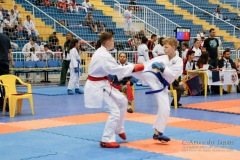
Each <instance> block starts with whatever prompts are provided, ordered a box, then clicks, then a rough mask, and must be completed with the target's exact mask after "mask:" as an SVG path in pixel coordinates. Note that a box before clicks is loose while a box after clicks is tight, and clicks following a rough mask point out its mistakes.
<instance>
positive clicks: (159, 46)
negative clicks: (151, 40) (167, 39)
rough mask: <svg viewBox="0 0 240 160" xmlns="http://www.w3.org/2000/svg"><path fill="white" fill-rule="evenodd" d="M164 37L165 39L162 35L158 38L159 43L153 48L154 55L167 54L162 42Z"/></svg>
mask: <svg viewBox="0 0 240 160" xmlns="http://www.w3.org/2000/svg"><path fill="white" fill-rule="evenodd" d="M163 39H164V38H163V37H160V38H159V39H158V44H157V45H156V46H155V47H154V48H153V50H152V54H153V57H157V56H162V55H164V54H165V53H164V48H163V44H162V41H163Z"/></svg>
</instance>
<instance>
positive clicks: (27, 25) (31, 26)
mask: <svg viewBox="0 0 240 160" xmlns="http://www.w3.org/2000/svg"><path fill="white" fill-rule="evenodd" d="M24 27H25V29H26V30H27V32H28V35H29V36H30V35H31V34H32V32H34V33H35V35H36V36H39V33H38V31H37V30H36V29H35V26H34V23H33V21H32V20H30V22H28V20H25V21H24Z"/></svg>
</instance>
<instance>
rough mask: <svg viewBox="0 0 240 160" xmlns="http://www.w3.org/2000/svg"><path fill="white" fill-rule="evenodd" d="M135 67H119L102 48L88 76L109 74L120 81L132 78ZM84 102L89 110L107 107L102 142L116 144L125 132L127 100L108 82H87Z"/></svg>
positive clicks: (96, 55)
mask: <svg viewBox="0 0 240 160" xmlns="http://www.w3.org/2000/svg"><path fill="white" fill-rule="evenodd" d="M133 68H134V65H133V64H128V65H126V66H121V65H119V64H118V63H117V62H116V60H115V59H114V58H113V56H112V55H111V54H110V53H109V52H108V51H107V49H106V48H105V47H103V46H101V47H100V48H99V49H97V50H96V52H95V53H94V54H93V57H92V59H91V61H90V64H89V67H88V74H89V76H92V77H96V78H99V77H105V76H108V75H109V74H112V75H117V77H118V79H122V78H123V77H128V76H131V74H132V71H133ZM84 101H85V107H87V108H101V107H106V108H107V112H108V114H109V118H108V120H107V123H106V126H105V129H104V133H103V137H102V142H116V137H115V136H116V135H115V134H121V133H123V132H124V121H125V118H126V112H127V107H128V101H127V98H126V97H125V96H124V95H123V94H122V93H121V92H120V91H119V90H117V89H115V88H114V87H112V86H111V85H110V83H109V81H108V80H100V81H91V80H89V79H88V80H87V82H86V85H85V89H84Z"/></svg>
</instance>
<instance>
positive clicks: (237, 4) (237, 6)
mask: <svg viewBox="0 0 240 160" xmlns="http://www.w3.org/2000/svg"><path fill="white" fill-rule="evenodd" d="M214 1H215V2H216V3H223V4H229V5H231V6H233V7H235V8H236V9H237V14H238V15H239V7H240V6H239V5H240V4H239V2H240V1H239V0H236V2H233V3H232V2H231V1H228V0H214Z"/></svg>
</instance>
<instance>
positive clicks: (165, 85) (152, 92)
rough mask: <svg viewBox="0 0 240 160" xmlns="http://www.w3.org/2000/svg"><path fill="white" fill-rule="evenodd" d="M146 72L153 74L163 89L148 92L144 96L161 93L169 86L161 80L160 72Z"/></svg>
mask: <svg viewBox="0 0 240 160" xmlns="http://www.w3.org/2000/svg"><path fill="white" fill-rule="evenodd" d="M146 72H150V73H153V74H154V75H155V76H156V77H157V78H158V80H159V81H160V82H161V83H162V84H163V88H162V89H159V90H154V91H148V92H145V94H154V93H158V92H162V91H163V90H164V89H165V87H168V86H169V83H168V82H167V81H166V80H165V79H164V78H163V76H162V75H161V73H160V72H157V73H156V72H153V71H146Z"/></svg>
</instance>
